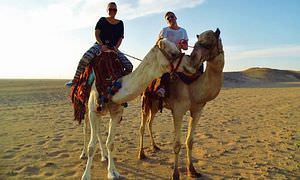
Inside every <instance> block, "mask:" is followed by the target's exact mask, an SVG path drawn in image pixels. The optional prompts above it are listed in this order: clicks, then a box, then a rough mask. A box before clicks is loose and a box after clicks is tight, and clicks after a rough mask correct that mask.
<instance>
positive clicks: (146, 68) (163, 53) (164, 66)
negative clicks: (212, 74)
mask: <svg viewBox="0 0 300 180" xmlns="http://www.w3.org/2000/svg"><path fill="white" fill-rule="evenodd" d="M180 54H181V52H180V51H179V50H178V49H177V47H176V45H175V44H173V43H172V42H170V41H168V40H167V39H162V40H159V41H158V42H157V45H156V46H154V47H153V48H152V49H151V50H150V51H149V52H148V54H147V55H146V56H145V57H144V59H143V61H142V62H141V63H140V65H139V66H138V67H137V68H136V69H135V70H134V71H133V72H132V73H130V74H128V75H126V76H123V77H122V78H120V79H119V80H118V81H119V82H121V83H122V87H121V88H120V89H119V91H118V92H117V93H116V94H115V95H114V96H112V98H111V100H110V101H109V102H108V103H107V104H106V105H104V107H102V110H101V112H97V99H98V97H99V94H98V92H97V90H96V86H95V82H94V83H93V85H92V88H91V92H90V96H89V100H88V117H86V118H85V121H84V122H85V123H87V122H90V127H91V135H90V141H89V145H88V153H87V154H88V160H87V164H86V168H85V171H84V173H83V175H82V179H90V178H91V166H92V161H93V157H94V154H95V151H96V144H97V139H98V141H99V143H100V150H101V151H100V152H101V156H102V157H101V160H102V161H105V160H106V159H107V160H108V167H107V170H108V174H107V178H108V179H117V178H119V177H120V174H119V173H118V171H117V169H116V167H115V164H114V160H113V155H112V152H113V146H114V137H115V134H116V125H117V124H118V123H119V122H120V120H121V118H122V114H123V108H124V107H123V106H122V105H121V104H122V103H124V102H127V101H130V100H133V99H134V98H136V97H137V96H139V95H140V94H141V93H142V92H143V90H144V89H145V88H146V87H147V85H148V84H149V83H150V82H151V81H152V80H153V79H155V78H158V77H160V76H161V75H162V74H163V73H165V72H171V71H174V70H175V71H178V72H189V73H191V72H195V69H193V68H190V66H191V63H190V57H189V56H183V57H182V56H181V57H182V58H179V56H178V55H180ZM174 67H177V68H175V69H174ZM108 112H109V113H110V117H111V119H110V122H109V130H108V137H107V140H106V148H104V145H103V141H102V138H101V135H100V132H99V128H100V119H101V115H104V114H106V113H108ZM86 127H87V124H85V125H84V136H85V137H84V149H83V152H82V154H81V157H84V156H85V154H86V148H85V146H86V141H87V139H86V134H85V133H86Z"/></svg>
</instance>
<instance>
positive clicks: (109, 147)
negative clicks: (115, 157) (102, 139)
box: [106, 142, 114, 152]
mask: <svg viewBox="0 0 300 180" xmlns="http://www.w3.org/2000/svg"><path fill="white" fill-rule="evenodd" d="M106 148H107V149H108V150H109V151H110V152H112V151H113V150H114V143H112V142H106Z"/></svg>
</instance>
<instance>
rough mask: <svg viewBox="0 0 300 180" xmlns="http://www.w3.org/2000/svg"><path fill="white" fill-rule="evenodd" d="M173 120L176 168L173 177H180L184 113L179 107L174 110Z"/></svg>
mask: <svg viewBox="0 0 300 180" xmlns="http://www.w3.org/2000/svg"><path fill="white" fill-rule="evenodd" d="M172 114H173V121H174V133H175V137H174V169H173V175H172V179H176V180H177V179H180V175H179V171H178V156H179V152H180V148H181V141H180V137H181V124H182V118H183V113H182V112H180V111H179V109H177V108H175V109H173V110H172Z"/></svg>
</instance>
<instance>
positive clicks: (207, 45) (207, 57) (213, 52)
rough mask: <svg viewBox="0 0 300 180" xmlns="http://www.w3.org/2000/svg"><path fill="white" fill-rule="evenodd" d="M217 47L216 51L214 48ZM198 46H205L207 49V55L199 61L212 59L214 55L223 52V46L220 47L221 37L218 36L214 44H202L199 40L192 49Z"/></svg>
mask: <svg viewBox="0 0 300 180" xmlns="http://www.w3.org/2000/svg"><path fill="white" fill-rule="evenodd" d="M215 47H216V48H217V50H216V51H214V48H215ZM199 48H205V49H207V50H209V51H210V52H209V55H207V56H203V57H201V59H200V60H201V62H204V61H207V60H210V59H214V58H215V57H217V56H219V55H220V54H222V53H224V51H223V48H222V40H221V38H218V40H217V41H216V42H215V43H214V44H203V43H200V42H199V41H198V42H197V43H196V44H195V46H194V50H197V49H199Z"/></svg>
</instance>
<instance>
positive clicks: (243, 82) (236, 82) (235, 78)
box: [224, 68, 300, 87]
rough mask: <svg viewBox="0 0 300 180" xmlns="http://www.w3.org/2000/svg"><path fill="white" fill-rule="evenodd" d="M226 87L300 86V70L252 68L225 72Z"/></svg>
mask: <svg viewBox="0 0 300 180" xmlns="http://www.w3.org/2000/svg"><path fill="white" fill-rule="evenodd" d="M224 86H225V87H278V86H280V87H291V86H297V87H300V71H289V70H278V69H270V68H250V69H247V70H245V71H240V72H225V73H224Z"/></svg>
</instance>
